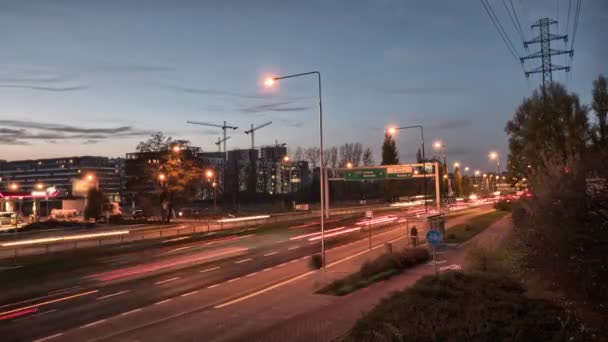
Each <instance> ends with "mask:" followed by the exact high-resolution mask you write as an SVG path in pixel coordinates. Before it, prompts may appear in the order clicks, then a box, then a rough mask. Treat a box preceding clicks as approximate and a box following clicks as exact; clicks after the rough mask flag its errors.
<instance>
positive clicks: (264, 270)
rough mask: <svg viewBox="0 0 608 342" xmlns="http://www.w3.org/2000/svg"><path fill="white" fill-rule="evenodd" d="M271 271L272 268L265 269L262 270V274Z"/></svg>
mask: <svg viewBox="0 0 608 342" xmlns="http://www.w3.org/2000/svg"><path fill="white" fill-rule="evenodd" d="M271 269H272V267H269V268H265V269H263V270H262V272H266V271H270V270H271Z"/></svg>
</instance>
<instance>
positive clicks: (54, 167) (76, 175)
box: [0, 156, 124, 201]
mask: <svg viewBox="0 0 608 342" xmlns="http://www.w3.org/2000/svg"><path fill="white" fill-rule="evenodd" d="M123 162H124V160H123V159H122V158H117V159H112V158H107V157H95V156H82V157H65V158H50V159H35V160H17V161H1V162H0V190H5V191H26V192H31V191H38V190H41V189H47V188H50V187H54V188H55V189H56V190H57V191H58V198H68V197H73V196H79V195H82V194H80V193H79V191H78V190H79V189H75V188H74V187H75V186H76V187H78V184H79V183H81V182H83V181H86V182H94V183H95V185H96V186H98V187H99V188H100V189H101V190H102V191H103V192H104V194H105V195H106V196H108V198H109V199H110V200H112V201H120V193H121V191H122V182H121V173H122V168H123Z"/></svg>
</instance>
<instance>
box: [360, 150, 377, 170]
mask: <svg viewBox="0 0 608 342" xmlns="http://www.w3.org/2000/svg"><path fill="white" fill-rule="evenodd" d="M361 161H362V162H363V166H371V165H374V156H373V155H372V150H371V149H370V148H369V147H368V148H366V149H365V151H363V157H362V159H361Z"/></svg>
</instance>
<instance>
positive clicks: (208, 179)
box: [205, 169, 217, 212]
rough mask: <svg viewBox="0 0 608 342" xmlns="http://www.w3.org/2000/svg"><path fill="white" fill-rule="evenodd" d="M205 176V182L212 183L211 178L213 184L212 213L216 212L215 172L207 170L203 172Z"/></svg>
mask: <svg viewBox="0 0 608 342" xmlns="http://www.w3.org/2000/svg"><path fill="white" fill-rule="evenodd" d="M205 176H207V181H208V182H212V181H211V178H213V182H212V183H211V186H212V187H213V211H214V212H215V211H217V183H216V182H215V172H213V170H211V169H209V170H207V171H205Z"/></svg>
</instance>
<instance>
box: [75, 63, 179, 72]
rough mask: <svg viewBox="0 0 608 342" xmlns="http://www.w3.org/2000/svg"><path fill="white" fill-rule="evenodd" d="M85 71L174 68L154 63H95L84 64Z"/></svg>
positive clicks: (141, 70) (144, 70)
mask: <svg viewBox="0 0 608 342" xmlns="http://www.w3.org/2000/svg"><path fill="white" fill-rule="evenodd" d="M84 69H85V70H86V71H91V72H116V73H123V72H131V73H158V72H173V71H175V68H173V67H167V66H154V65H136V64H95V65H88V66H85V67H84Z"/></svg>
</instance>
